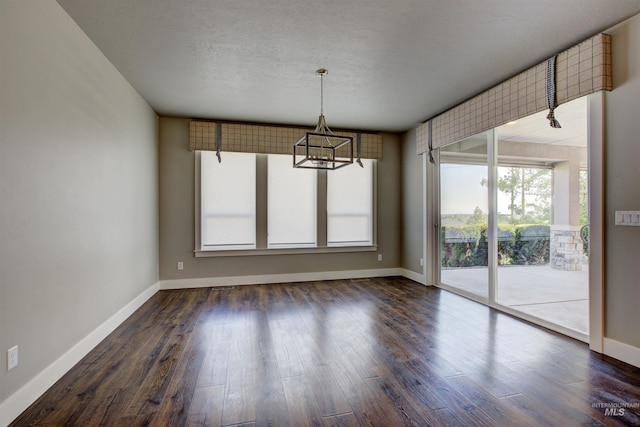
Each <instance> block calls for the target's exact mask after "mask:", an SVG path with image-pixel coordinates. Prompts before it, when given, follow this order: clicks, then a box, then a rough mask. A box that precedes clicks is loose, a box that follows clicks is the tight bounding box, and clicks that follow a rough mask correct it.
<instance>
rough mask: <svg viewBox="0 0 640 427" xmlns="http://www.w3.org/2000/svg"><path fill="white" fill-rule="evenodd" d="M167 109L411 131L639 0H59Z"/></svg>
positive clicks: (638, 6) (608, 22) (638, 7)
mask: <svg viewBox="0 0 640 427" xmlns="http://www.w3.org/2000/svg"><path fill="white" fill-rule="evenodd" d="M58 3H60V5H61V6H62V7H63V8H64V9H65V10H66V11H67V13H69V15H71V17H72V18H73V19H74V20H75V21H76V22H77V23H78V25H79V26H80V27H81V28H82V29H83V30H84V31H85V33H86V34H87V35H88V36H89V38H91V40H92V41H93V42H94V43H95V44H96V45H97V46H98V48H100V49H101V50H102V52H103V53H104V54H105V55H106V56H107V57H108V58H109V60H110V61H111V62H112V63H113V64H114V65H115V67H116V68H117V69H118V70H119V71H120V72H121V73H122V74H123V75H124V77H125V78H126V79H127V80H128V81H129V82H130V83H131V85H132V86H133V87H134V88H135V89H136V90H137V91H138V92H139V93H140V94H141V95H142V96H143V97H144V98H145V99H146V100H147V102H149V104H151V106H152V107H153V108H154V109H155V110H156V111H157V112H158V113H159V114H161V115H172V116H184V117H197V118H217V119H225V120H242V121H256V122H269V123H287V124H297V125H314V124H315V122H316V121H317V116H318V114H319V110H320V89H319V85H320V82H319V79H318V78H317V77H316V75H315V70H316V69H318V68H321V67H324V68H327V69H329V75H328V76H327V77H326V78H325V102H324V104H325V115H326V117H327V123H328V124H329V126H330V127H334V128H339V127H343V128H354V129H370V130H386V131H401V130H406V129H409V128H412V127H414V126H415V125H417V124H418V123H420V122H421V121H424V120H425V119H427V118H429V117H431V116H433V115H436V114H437V113H440V112H442V111H444V110H446V109H448V108H450V107H452V106H454V105H455V104H457V103H459V102H461V101H463V100H465V99H466V98H469V97H470V96H473V95H475V94H477V93H478V92H480V91H482V90H484V89H486V88H488V87H491V86H493V85H494V84H497V83H499V82H501V81H502V80H504V79H506V78H508V77H511V76H512V75H514V74H517V73H518V72H520V71H523V70H524V69H526V68H528V67H530V66H532V65H535V64H537V63H539V62H542V61H544V60H545V59H546V58H548V57H550V56H552V55H553V54H555V53H557V52H558V51H561V50H563V49H565V48H568V47H570V46H572V45H574V44H576V43H578V42H580V41H582V40H584V39H586V38H588V37H589V36H591V35H593V34H596V33H598V32H600V31H603V30H605V29H607V28H609V27H610V26H612V25H614V24H616V23H618V22H620V21H621V20H623V19H625V18H627V17H629V16H632V15H634V14H636V13H638V12H640V0H535V1H532V0H482V1H480V0H315V1H311V0H304V1H303V0H268V1H256V0H252V1H249V0H188V1H185V0H135V1H131V0H58Z"/></svg>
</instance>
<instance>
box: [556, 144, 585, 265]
mask: <svg viewBox="0 0 640 427" xmlns="http://www.w3.org/2000/svg"><path fill="white" fill-rule="evenodd" d="M549 246H550V248H549V252H550V253H549V262H550V264H551V267H553V268H556V269H559V270H570V271H575V270H581V269H582V250H583V245H582V239H581V238H580V163H579V160H578V157H577V156H572V157H571V158H569V159H568V160H566V161H563V162H558V163H556V164H555V165H554V168H553V222H552V225H551V227H550V236H549Z"/></svg>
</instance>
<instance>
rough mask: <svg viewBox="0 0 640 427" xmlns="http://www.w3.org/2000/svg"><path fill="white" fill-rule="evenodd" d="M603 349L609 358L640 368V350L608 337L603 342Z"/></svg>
mask: <svg viewBox="0 0 640 427" xmlns="http://www.w3.org/2000/svg"><path fill="white" fill-rule="evenodd" d="M603 347H604V352H603V353H604V354H606V355H607V356H611V357H613V358H614V359H618V360H622V361H623V362H626V363H628V364H630V365H633V366H635V367H637V368H640V348H638V347H634V346H632V345H629V344H625V343H623V342H620V341H616V340H612V339H611V338H606V337H605V338H604V340H603Z"/></svg>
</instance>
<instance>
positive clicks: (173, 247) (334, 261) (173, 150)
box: [160, 117, 401, 280]
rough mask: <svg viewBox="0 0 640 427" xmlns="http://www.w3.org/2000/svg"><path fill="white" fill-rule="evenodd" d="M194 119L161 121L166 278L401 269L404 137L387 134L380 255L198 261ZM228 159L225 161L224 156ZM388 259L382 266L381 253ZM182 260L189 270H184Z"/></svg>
mask: <svg viewBox="0 0 640 427" xmlns="http://www.w3.org/2000/svg"><path fill="white" fill-rule="evenodd" d="M188 137H189V121H188V119H180V118H170V117H161V118H160V279H161V280H175V279H191V278H206V277H227V276H253V275H269V274H284V273H310V272H319V271H344V270H362V269H378V268H397V267H398V266H399V265H400V236H399V232H400V221H401V218H400V191H401V188H400V186H401V182H400V137H399V136H398V135H393V134H385V135H384V136H383V159H382V160H381V161H379V162H378V251H377V252H359V253H333V254H306V255H259V256H231V257H221V258H195V257H194V255H193V250H194V227H195V225H194V218H195V213H194V206H195V205H194V203H195V187H194V185H195V176H194V174H195V170H194V167H195V160H194V156H195V154H194V152H191V151H189V150H188ZM223 161H224V158H223ZM378 253H380V254H382V255H383V261H382V262H378V261H377V256H376V254H378ZM178 261H182V262H183V263H184V270H182V271H178V270H177V268H176V266H177V263H178Z"/></svg>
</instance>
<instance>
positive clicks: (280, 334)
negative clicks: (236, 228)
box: [12, 278, 640, 427]
mask: <svg viewBox="0 0 640 427" xmlns="http://www.w3.org/2000/svg"><path fill="white" fill-rule="evenodd" d="M598 405H600V406H603V407H596V406H598ZM615 405H619V407H615ZM625 405H626V407H625ZM604 406H609V407H610V408H608V410H607V408H604ZM638 406H640V369H637V368H634V367H632V366H630V365H627V364H624V363H621V362H618V361H615V360H613V359H610V358H607V357H603V356H600V355H597V354H595V353H592V352H590V351H589V350H588V348H587V346H586V345H585V344H583V343H580V342H578V341H575V340H572V339H569V338H566V337H564V336H561V335H559V334H555V333H552V332H549V331H547V330H544V329H542V328H539V327H536V326H532V325H530V324H527V323H525V322H522V321H519V320H516V319H514V318H512V317H509V316H508V315H505V314H502V313H499V312H497V311H495V310H492V309H490V308H488V307H485V306H483V305H481V304H477V303H475V302H472V301H469V300H467V299H464V298H462V297H459V296H456V295H454V294H451V293H449V292H446V291H443V290H439V289H436V288H426V287H423V286H421V285H418V284H416V283H414V282H411V281H410V280H407V279H403V278H387V279H363V280H336V281H321V282H307V283H287V284H277V285H262V286H240V287H231V288H207V289H187V290H178V291H161V292H159V293H157V294H156V295H155V296H153V297H152V298H151V299H150V300H149V301H148V302H147V303H146V304H144V306H142V307H141V308H140V309H139V310H138V311H137V312H136V313H134V314H133V315H132V316H131V317H130V318H129V319H128V320H127V321H126V322H125V323H123V324H122V325H121V326H120V327H119V328H118V329H117V330H115V331H114V332H113V333H112V334H111V335H110V336H109V337H108V338H107V339H105V340H104V341H103V342H102V343H101V344H100V345H98V346H97V347H96V348H95V349H94V350H93V351H92V352H91V353H89V354H88V355H87V356H86V357H85V358H84V359H83V360H82V361H81V362H80V363H79V364H78V365H76V366H75V367H74V368H73V369H72V370H71V371H70V372H69V373H68V374H67V375H65V376H64V377H63V378H62V379H61V380H60V381H58V382H57V383H56V384H55V385H54V386H53V387H52V388H51V389H50V390H49V391H47V393H45V394H44V395H43V396H42V397H41V398H40V399H39V400H38V401H37V402H35V403H34V404H33V405H32V406H31V407H30V408H29V409H27V410H26V411H25V412H24V413H23V414H22V415H21V416H20V417H19V418H18V419H16V420H15V421H14V423H13V424H12V425H15V426H31V425H38V426H94V425H109V426H143V425H153V426H181V425H187V426H232V425H233V426H240V425H241V426H254V425H255V426H295V427H297V426H427V425H433V426H447V425H455V426H492V425H496V426H540V425H553V426H572V425H575V426H582V425H640V407H638ZM623 409H624V410H623Z"/></svg>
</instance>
